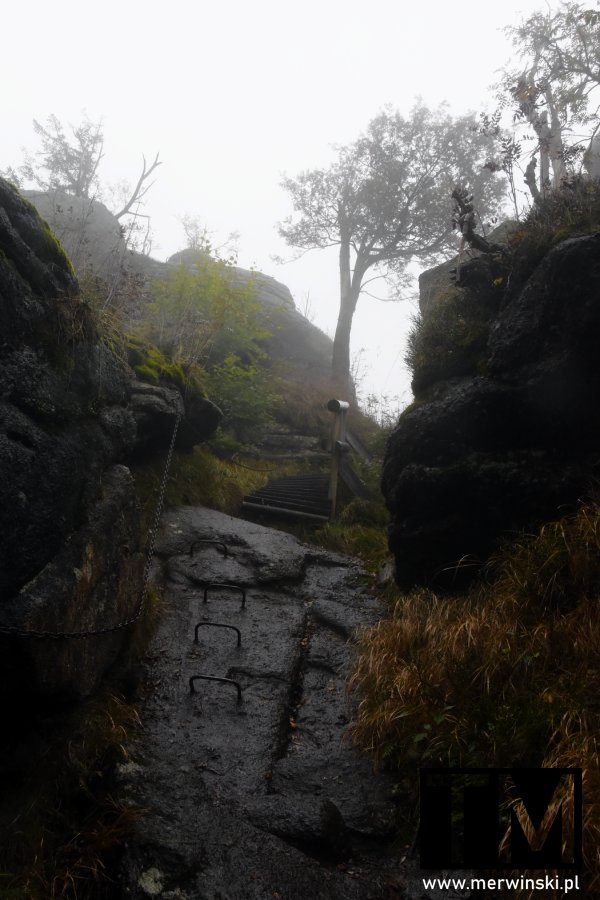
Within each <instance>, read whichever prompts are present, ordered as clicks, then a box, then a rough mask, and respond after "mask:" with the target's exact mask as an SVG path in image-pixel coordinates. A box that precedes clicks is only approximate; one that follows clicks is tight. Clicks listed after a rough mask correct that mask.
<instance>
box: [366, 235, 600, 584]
mask: <svg viewBox="0 0 600 900" xmlns="http://www.w3.org/2000/svg"><path fill="white" fill-rule="evenodd" d="M486 265H487V266H488V277H487V279H485V278H484V279H483V280H482V279H481V274H482V271H483V272H484V271H485V266H486ZM490 265H491V264H488V263H486V262H485V261H482V260H481V259H478V260H473V261H472V262H467V263H466V264H464V266H463V269H462V271H461V277H460V282H461V284H463V283H465V284H467V285H469V284H470V285H471V287H470V288H469V290H470V291H471V298H469V297H468V296H467V295H466V294H465V295H464V302H465V303H467V302H469V303H470V302H473V303H476V302H477V299H478V296H481V298H482V303H483V304H485V303H486V297H488V298H489V295H490V291H491V290H492V284H493V278H494V274H495V273H494V272H493V271H492V269H490V268H489V266H490ZM482 267H483V268H482ZM475 275H476V277H474V276H475ZM472 276H473V277H472ZM478 283H479V286H478ZM425 284H426V285H427V286H428V288H430V287H431V281H429V282H428V281H427V279H425ZM449 290H456V288H455V287H453V285H452V282H451V281H450V278H449V274H448V278H447V280H446V282H445V283H444V281H443V280H442V281H441V282H438V284H437V286H434V288H433V295H432V297H428V300H427V303H426V305H425V308H424V322H426V321H427V316H428V315H432V314H433V313H432V312H431V310H432V309H433V306H430V305H428V304H434V305H435V301H436V291H437V292H438V294H439V292H440V291H446V292H447V291H449ZM457 302H458V303H460V300H459V301H457ZM496 306H497V308H496V310H494V309H493V307H492V306H490V304H489V303H488V307H487V309H488V318H489V321H488V330H487V340H486V341H484V342H483V346H482V348H481V352H478V354H477V358H476V359H474V360H472V362H471V364H470V371H469V372H464V371H460V372H458V373H457V372H456V369H455V370H454V371H453V370H452V362H449V363H448V366H447V369H446V377H445V378H441V379H439V380H437V381H434V380H428V379H427V377H426V375H425V376H422V377H421V380H420V381H419V384H418V389H415V395H416V400H415V403H414V404H413V405H412V407H409V409H408V410H407V411H406V412H405V413H404V414H403V415H402V416H401V418H400V421H399V424H398V426H397V428H396V430H395V431H394V432H393V434H392V435H391V437H390V440H389V444H388V447H387V453H386V457H385V461H384V469H383V478H382V490H383V493H384V495H385V498H386V503H387V506H388V508H389V510H390V513H391V524H390V534H389V540H390V548H391V550H392V552H393V553H394V556H395V559H396V573H397V580H398V582H399V584H400V585H401V586H402V587H409V586H412V585H414V584H419V583H420V584H423V583H425V584H433V585H435V586H438V587H441V586H444V587H448V588H452V587H457V586H459V585H460V584H461V583H462V582H464V580H465V579H468V578H470V577H472V576H473V574H474V573H475V572H476V571H477V563H478V562H480V561H482V560H484V559H485V558H486V557H487V556H488V555H489V553H490V552H491V551H492V550H493V549H494V547H495V546H496V545H497V542H498V540H499V539H500V538H502V537H503V536H507V535H508V534H510V533H514V532H515V531H520V530H522V529H530V528H535V527H536V526H539V525H540V524H542V523H544V522H546V521H549V520H552V519H555V518H558V517H560V516H561V515H564V514H565V513H566V512H567V511H569V510H570V509H572V508H573V507H574V506H575V504H576V503H577V501H578V500H580V499H581V498H582V497H585V496H586V495H589V494H590V491H591V490H592V489H593V487H594V485H595V482H596V479H597V477H598V473H599V464H600V420H599V419H598V415H597V412H596V411H597V409H598V404H599V402H600V367H599V366H598V350H597V348H598V342H599V339H600V234H592V235H588V236H582V237H574V238H570V239H568V240H564V241H562V242H561V243H559V244H557V245H556V246H554V247H552V248H551V249H550V250H549V251H548V252H547V253H546V255H545V256H544V258H543V259H542V260H541V262H540V263H539V264H538V265H537V266H536V267H535V269H534V271H533V272H532V274H531V275H530V276H529V278H527V280H526V281H525V283H524V284H522V285H521V286H520V287H519V288H518V289H514V288H511V287H510V286H509V288H508V289H506V290H503V291H502V293H501V297H500V300H499V302H498V303H497V304H496ZM459 355H460V354H459V353H458V352H457V356H459ZM463 361H464V357H463ZM474 563H475V565H474Z"/></svg>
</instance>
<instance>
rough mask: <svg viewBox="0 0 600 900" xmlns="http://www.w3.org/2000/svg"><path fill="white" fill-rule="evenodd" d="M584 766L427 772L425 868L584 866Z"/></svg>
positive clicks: (422, 829) (422, 835) (423, 789)
mask: <svg viewBox="0 0 600 900" xmlns="http://www.w3.org/2000/svg"><path fill="white" fill-rule="evenodd" d="M581 824H582V793H581V769H421V826H420V839H421V840H420V843H421V868H423V869H463V868H469V869H578V868H579V867H580V866H581Z"/></svg>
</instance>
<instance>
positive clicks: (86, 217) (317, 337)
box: [25, 191, 332, 399]
mask: <svg viewBox="0 0 600 900" xmlns="http://www.w3.org/2000/svg"><path fill="white" fill-rule="evenodd" d="M25 196H26V197H27V198H28V199H29V200H30V202H31V203H33V204H34V206H35V207H36V208H37V210H38V211H39V212H40V214H41V215H42V216H43V217H44V218H45V219H47V221H48V222H49V223H50V224H51V226H52V228H53V230H54V232H55V233H56V235H57V236H58V238H59V240H60V241H61V243H62V244H63V246H64V247H65V249H66V251H67V253H68V254H69V256H70V258H71V259H72V261H73V263H74V265H75V268H76V270H77V273H78V275H80V276H81V275H82V274H87V273H93V275H95V276H99V277H100V278H102V279H104V280H105V281H109V282H110V283H112V282H113V281H114V280H115V279H119V278H121V279H123V278H124V279H125V281H124V282H123V281H121V282H120V283H121V284H125V285H127V284H129V298H128V304H130V305H131V304H133V306H135V307H137V310H133V311H134V312H137V313H138V314H142V315H143V300H142V301H140V296H139V295H141V297H142V298H143V294H144V288H143V286H141V285H140V284H137V288H134V287H133V286H132V285H131V282H127V279H128V278H129V279H131V278H133V279H140V278H141V279H142V280H143V279H145V278H152V277H164V276H165V274H166V273H167V272H168V271H169V269H170V268H172V267H173V266H177V265H181V264H184V265H188V266H193V265H194V264H195V262H196V261H197V259H198V256H199V255H200V256H201V255H202V252H201V251H198V250H192V249H187V250H181V251H179V252H178V253H175V254H173V255H172V256H171V257H169V259H168V261H167V262H166V263H161V262H158V261H157V260H155V259H152V258H151V257H148V256H144V255H142V254H140V253H135V252H134V251H132V250H130V249H129V248H128V246H127V243H126V241H125V238H124V236H123V233H122V230H121V227H120V224H119V221H118V219H116V218H115V217H114V216H113V215H112V213H111V212H109V210H108V209H107V208H106V207H105V206H104V205H103V204H102V203H99V202H98V201H96V200H89V199H85V198H76V197H72V196H70V195H69V194H66V193H65V192H64V191H49V192H43V191H25ZM250 279H252V280H253V283H254V285H255V289H256V299H257V301H258V303H259V304H260V307H261V309H262V314H263V317H264V320H265V322H266V324H267V326H268V327H269V328H270V329H271V330H272V336H271V337H270V338H268V339H267V340H266V342H265V346H266V349H267V351H268V353H269V357H270V359H271V360H272V361H273V362H276V363H279V364H280V365H282V366H283V367H284V368H285V370H286V371H285V373H284V374H286V375H287V377H288V378H289V379H290V380H292V381H295V382H297V383H298V384H299V385H305V384H306V383H308V384H310V385H320V386H322V385H325V384H327V383H328V382H329V380H330V377H331V356H332V342H331V339H330V338H328V337H327V335H326V334H324V333H323V332H322V331H321V330H320V329H319V328H317V327H316V326H315V325H313V324H312V323H311V322H309V321H308V319H306V318H305V317H304V316H303V315H301V313H299V312H298V310H297V309H296V307H295V304H294V300H293V298H292V295H291V293H290V291H289V289H288V288H287V287H286V286H285V285H284V284H282V283H281V282H279V281H277V280H276V279H275V278H272V277H271V276H269V275H264V274H263V273H262V272H251V271H250V270H248V269H242V268H239V267H235V280H236V281H237V283H239V284H246V283H247V282H248V281H249V280H250ZM126 290H127V288H126ZM132 291H133V293H137V295H138V297H137V299H133V298H132V296H131V292H132ZM328 394H329V391H328V390H325V393H324V396H325V397H326V399H328Z"/></svg>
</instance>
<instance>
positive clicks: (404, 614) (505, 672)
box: [349, 503, 600, 896]
mask: <svg viewBox="0 0 600 900" xmlns="http://www.w3.org/2000/svg"><path fill="white" fill-rule="evenodd" d="M599 599H600V508H599V507H598V506H596V505H594V504H591V503H590V504H586V505H585V506H583V507H582V508H581V509H580V510H579V512H577V513H576V514H574V515H572V516H568V517H565V518H563V519H561V520H559V521H557V522H552V523H550V524H548V525H546V526H545V527H544V528H542V529H541V530H540V531H539V533H538V534H536V535H532V536H524V537H521V538H520V539H519V540H516V541H515V542H513V543H512V544H511V545H510V546H509V545H506V546H505V547H504V548H502V550H501V551H500V552H499V553H498V554H497V555H496V557H495V558H494V559H493V560H491V562H490V563H489V565H488V570H487V573H486V578H485V581H484V582H482V583H480V584H479V585H477V586H476V587H473V588H471V590H470V591H469V592H468V593H467V594H463V595H458V596H453V597H448V596H445V597H439V596H436V595H435V594H433V593H431V592H429V591H426V590H419V591H415V592H413V593H411V594H409V595H407V596H401V597H399V598H398V599H397V601H396V604H395V606H394V608H393V610H392V612H391V615H390V616H389V617H388V618H386V619H383V620H381V621H380V622H378V623H377V624H376V625H375V626H373V627H371V628H365V629H363V631H362V633H361V634H360V637H359V642H358V647H357V657H356V662H355V668H354V672H353V674H352V676H351V679H350V689H352V690H355V691H356V692H357V694H358V707H357V711H356V715H355V718H354V721H353V722H352V724H351V726H350V729H349V731H350V734H351V736H352V738H353V739H354V741H355V742H356V743H357V744H358V745H359V746H360V747H362V748H363V749H366V750H368V751H370V752H371V753H372V754H373V755H374V759H375V762H376V764H377V765H379V766H385V767H388V768H391V769H393V770H395V771H396V772H397V773H398V774H399V777H400V776H402V777H405V776H406V774H407V773H409V772H411V771H414V768H415V767H418V766H422V765H458V766H481V767H490V766H517V767H527V766H532V767H538V766H576V767H581V768H582V769H583V777H584V785H585V787H584V792H585V794H584V798H585V811H584V830H585V836H584V844H585V855H586V866H587V868H588V873H592V872H594V873H597V872H600V867H599V862H600V850H599V848H600V776H599V774H598V744H599V741H600V692H599V690H598V689H599V681H600V606H599ZM412 781H413V782H414V779H412ZM591 877H592V876H591V874H590V878H591ZM594 877H595V878H598V876H596V875H594ZM591 884H592V882H591V881H590V880H589V878H588V881H587V887H588V889H589V888H590V885H591ZM593 884H594V885H595V887H596V888H597V889H600V880H596V881H594V882H593ZM590 896H591V895H590Z"/></svg>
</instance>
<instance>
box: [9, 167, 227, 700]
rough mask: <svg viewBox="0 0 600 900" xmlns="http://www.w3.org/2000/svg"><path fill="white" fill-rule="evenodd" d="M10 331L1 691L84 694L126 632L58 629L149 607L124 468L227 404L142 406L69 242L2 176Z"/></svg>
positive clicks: (202, 429) (169, 397)
mask: <svg viewBox="0 0 600 900" xmlns="http://www.w3.org/2000/svg"><path fill="white" fill-rule="evenodd" d="M0 327H1V329H2V339H1V343H0V383H1V384H2V396H1V397H0V527H1V529H2V535H3V540H2V542H1V543H0V643H1V647H0V675H1V676H2V678H1V683H2V690H3V691H4V692H5V694H6V695H7V696H8V695H11V694H14V693H16V694H20V693H22V692H23V691H24V690H25V691H29V692H31V693H36V694H40V693H43V694H47V695H54V696H57V695H63V696H80V695H82V694H85V693H88V692H89V691H90V690H91V689H92V687H93V686H94V684H96V683H97V681H98V680H99V679H100V678H101V677H102V675H103V673H104V672H105V670H106V669H107V668H108V666H110V665H111V664H112V662H113V661H114V660H115V658H116V655H117V654H118V652H119V649H120V646H121V644H122V640H123V635H124V634H125V633H126V632H125V631H123V630H120V629H117V630H115V631H112V632H111V633H109V634H105V635H97V636H95V637H88V638H85V639H76V638H62V639H60V640H52V639H51V637H50V636H51V635H53V634H54V635H56V634H61V633H63V632H89V631H92V632H96V631H103V630H104V629H107V628H109V629H112V628H113V626H115V625H119V623H121V622H123V621H126V620H127V619H128V618H129V617H130V616H131V615H132V613H133V612H134V610H135V609H136V608H137V604H138V602H139V596H140V585H141V568H142V555H141V552H140V535H139V522H138V519H139V515H138V508H137V501H136V495H135V490H134V485H133V481H132V478H131V475H130V473H129V471H128V470H127V469H126V468H125V467H124V466H123V465H122V463H123V462H124V461H125V462H126V461H127V459H129V458H130V457H131V456H132V455H133V454H135V453H136V452H139V451H140V449H145V450H147V449H148V444H149V443H151V444H152V449H154V450H156V449H159V450H161V449H162V448H163V447H164V446H165V445H168V443H169V440H170V435H171V433H172V430H173V424H174V422H175V418H176V416H177V414H178V413H179V414H182V416H183V418H182V424H181V427H182V436H183V437H182V440H183V442H184V443H185V445H186V447H189V445H190V444H191V443H194V442H195V441H197V440H200V439H201V438H202V437H206V436H207V434H208V433H210V432H211V431H212V430H214V427H215V424H216V422H215V420H216V419H218V411H216V410H215V408H214V407H212V405H211V404H208V408H206V409H205V408H204V407H203V403H202V398H196V400H193V401H190V400H189V399H186V401H185V402H184V401H183V399H182V397H181V394H180V393H178V392H177V391H174V390H169V389H168V388H161V387H158V388H157V389H156V391H155V397H154V401H155V403H159V401H160V400H162V402H163V407H164V406H165V405H167V406H169V410H170V420H169V422H168V423H167V424H166V425H165V423H164V422H162V420H161V418H160V415H159V414H158V412H157V411H156V410H154V411H152V410H150V411H149V410H148V409H147V408H146V409H145V411H144V413H143V414H142V412H141V410H140V403H139V402H137V403H135V402H132V395H133V396H137V397H139V394H140V390H142V389H140V387H139V386H138V385H137V383H136V381H135V378H134V374H133V372H132V370H131V369H130V368H129V367H128V366H127V365H126V363H125V362H124V361H123V360H122V359H119V358H117V356H115V355H114V354H113V352H112V351H111V350H110V349H109V348H108V346H107V345H106V343H105V342H104V341H103V340H101V339H100V337H99V335H98V332H97V330H96V327H95V325H94V321H93V319H92V315H91V313H90V310H89V308H88V307H87V306H86V304H85V303H83V302H81V300H80V299H79V297H78V284H77V280H76V278H75V275H74V272H73V267H72V265H71V263H70V262H69V260H68V258H67V256H66V255H65V253H64V251H63V249H62V247H61V245H60V243H59V242H58V241H57V239H56V237H55V236H54V234H53V233H52V231H51V229H50V228H49V227H48V225H47V224H46V223H45V222H44V221H43V220H42V219H41V218H40V216H39V214H38V212H37V211H36V209H35V208H34V206H32V205H31V204H30V203H29V202H27V201H26V200H24V199H23V198H22V197H21V196H20V194H19V193H18V192H17V190H16V189H15V188H14V187H12V185H10V184H9V183H8V182H6V181H4V180H2V179H0ZM161 392H162V394H161ZM157 394H160V395H161V396H160V397H159V396H156V395H157ZM206 403H208V401H206ZM192 407H193V408H192ZM163 411H164V410H163ZM153 415H154V418H155V421H154V422H153V421H152V419H153ZM142 418H143V423H144V425H143V427H142V423H141V420H142ZM149 435H151V436H152V440H150V438H149ZM31 632H35V633H37V634H40V633H47V634H48V636H47V637H45V638H43V639H42V638H36V637H33V636H32V637H27V634H29V633H31ZM19 635H23V636H19Z"/></svg>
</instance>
